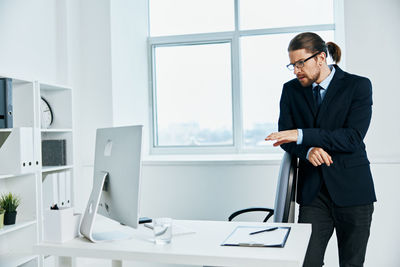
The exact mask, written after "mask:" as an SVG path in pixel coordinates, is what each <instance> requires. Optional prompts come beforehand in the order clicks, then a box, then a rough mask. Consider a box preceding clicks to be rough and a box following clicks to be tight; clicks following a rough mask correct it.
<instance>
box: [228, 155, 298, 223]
mask: <svg viewBox="0 0 400 267" xmlns="http://www.w3.org/2000/svg"><path fill="white" fill-rule="evenodd" d="M296 183H297V158H296V157H293V156H291V155H290V154H289V153H287V152H285V153H284V155H283V158H282V162H281V166H280V170H279V177H278V185H277V189H276V196H275V207H274V209H271V208H264V207H253V208H247V209H242V210H238V211H235V212H234V213H232V214H231V215H230V216H229V218H228V220H229V221H232V220H233V219H234V218H235V217H236V216H238V215H240V214H243V213H249V212H260V211H261V212H267V216H266V217H265V219H264V220H263V222H267V221H268V219H269V218H271V217H272V215H275V216H274V222H294V208H295V192H296Z"/></svg>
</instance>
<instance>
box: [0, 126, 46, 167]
mask: <svg viewBox="0 0 400 267" xmlns="http://www.w3.org/2000/svg"><path fill="white" fill-rule="evenodd" d="M38 164H39V163H38V162H36V161H35V159H34V153H33V130H32V128H31V127H21V128H12V129H11V130H10V131H1V132H0V174H6V175H8V174H14V175H19V174H25V173H32V172H34V171H35V170H37V168H38V167H39V166H38Z"/></svg>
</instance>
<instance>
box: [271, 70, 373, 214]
mask: <svg viewBox="0 0 400 267" xmlns="http://www.w3.org/2000/svg"><path fill="white" fill-rule="evenodd" d="M334 67H335V69H336V72H335V75H334V76H333V79H332V81H331V83H330V84H329V87H328V91H327V93H326V95H325V97H324V99H323V101H322V104H321V106H320V109H319V112H318V114H317V107H316V105H315V103H314V99H313V93H312V86H309V87H302V86H301V84H300V82H299V81H298V80H297V79H293V80H291V81H289V82H287V83H285V84H284V86H283V90H282V96H281V101H280V116H279V131H283V130H290V129H303V143H302V144H301V145H297V144H296V143H287V144H283V145H281V147H282V148H283V149H284V150H285V151H287V152H289V153H290V154H292V155H295V156H297V157H298V158H299V170H298V190H297V202H298V203H299V204H304V205H306V204H309V203H310V202H311V201H312V200H313V199H314V198H315V197H316V196H317V194H318V192H319V190H320V187H321V185H322V180H323V181H324V182H325V184H326V187H327V189H328V191H329V194H330V196H331V198H332V200H333V201H334V203H335V204H336V205H338V206H355V205H364V204H370V203H372V202H374V201H376V197H375V190H374V184H373V181H372V175H371V171H370V166H369V161H368V158H367V153H366V151H365V144H364V142H363V139H364V137H365V134H366V133H367V130H368V127H369V124H370V121H371V114H372V86H371V82H370V81H369V80H368V79H367V78H365V77H360V76H356V75H353V74H350V73H347V72H344V71H342V70H341V69H340V68H339V67H338V66H337V65H334ZM310 147H321V148H323V149H324V150H325V151H326V152H327V153H328V154H329V155H331V157H332V160H333V164H331V166H330V167H328V166H326V165H325V164H323V165H322V166H319V167H314V166H313V165H312V164H311V163H310V162H309V161H308V160H307V159H306V155H307V151H308V150H309V148H310Z"/></svg>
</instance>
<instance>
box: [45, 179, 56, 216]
mask: <svg viewBox="0 0 400 267" xmlns="http://www.w3.org/2000/svg"><path fill="white" fill-rule="evenodd" d="M56 176H57V174H54V173H53V174H47V175H46V178H45V179H44V180H43V183H42V188H43V210H44V211H47V210H50V207H51V206H53V205H54V204H57V206H58V203H59V202H58V179H57V177H56Z"/></svg>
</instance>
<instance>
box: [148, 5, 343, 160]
mask: <svg viewBox="0 0 400 267" xmlns="http://www.w3.org/2000/svg"><path fill="white" fill-rule="evenodd" d="M233 1H234V12H235V15H234V19H235V23H234V27H235V29H234V30H233V31H225V32H212V33H196V34H184V35H170V36H155V37H148V40H147V46H148V62H149V70H148V72H149V110H150V112H149V129H150V130H149V134H150V136H149V137H150V138H149V141H150V145H149V148H150V151H149V152H150V155H157V154H158V155H159V154H164V155H165V154H167V155H168V154H171V155H174V154H245V153H268V154H276V153H281V151H280V150H279V149H276V148H274V147H272V146H266V147H245V146H244V142H243V136H244V129H243V117H242V116H243V111H242V102H241V99H242V95H241V93H242V88H241V87H242V86H241V69H240V66H241V52H240V38H241V37H244V36H256V35H271V34H284V33H297V32H298V33H300V32H305V31H329V30H333V31H334V36H335V42H336V43H339V44H340V47H341V48H342V51H344V50H345V47H344V44H345V42H344V13H343V12H344V2H343V1H344V0H333V11H334V22H333V24H318V25H307V26H292V27H281V28H265V29H254V30H240V28H239V27H240V21H239V19H240V14H239V12H240V10H239V2H240V0H233ZM148 25H150V22H149V23H148ZM149 32H150V31H149ZM227 42H229V43H230V45H231V64H232V65H231V83H232V127H233V129H232V130H233V132H232V134H233V145H232V146H231V145H220V146H218V145H215V146H198V147H196V146H156V134H157V127H158V126H157V117H156V115H157V107H156V104H157V100H156V96H157V93H156V92H157V89H156V82H155V81H156V77H155V76H156V74H155V69H156V66H155V49H156V47H161V46H180V45H182V46H184V45H198V44H212V43H227ZM344 59H345V55H344V53H343V54H342V61H341V64H340V65H341V66H345V60H344Z"/></svg>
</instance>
